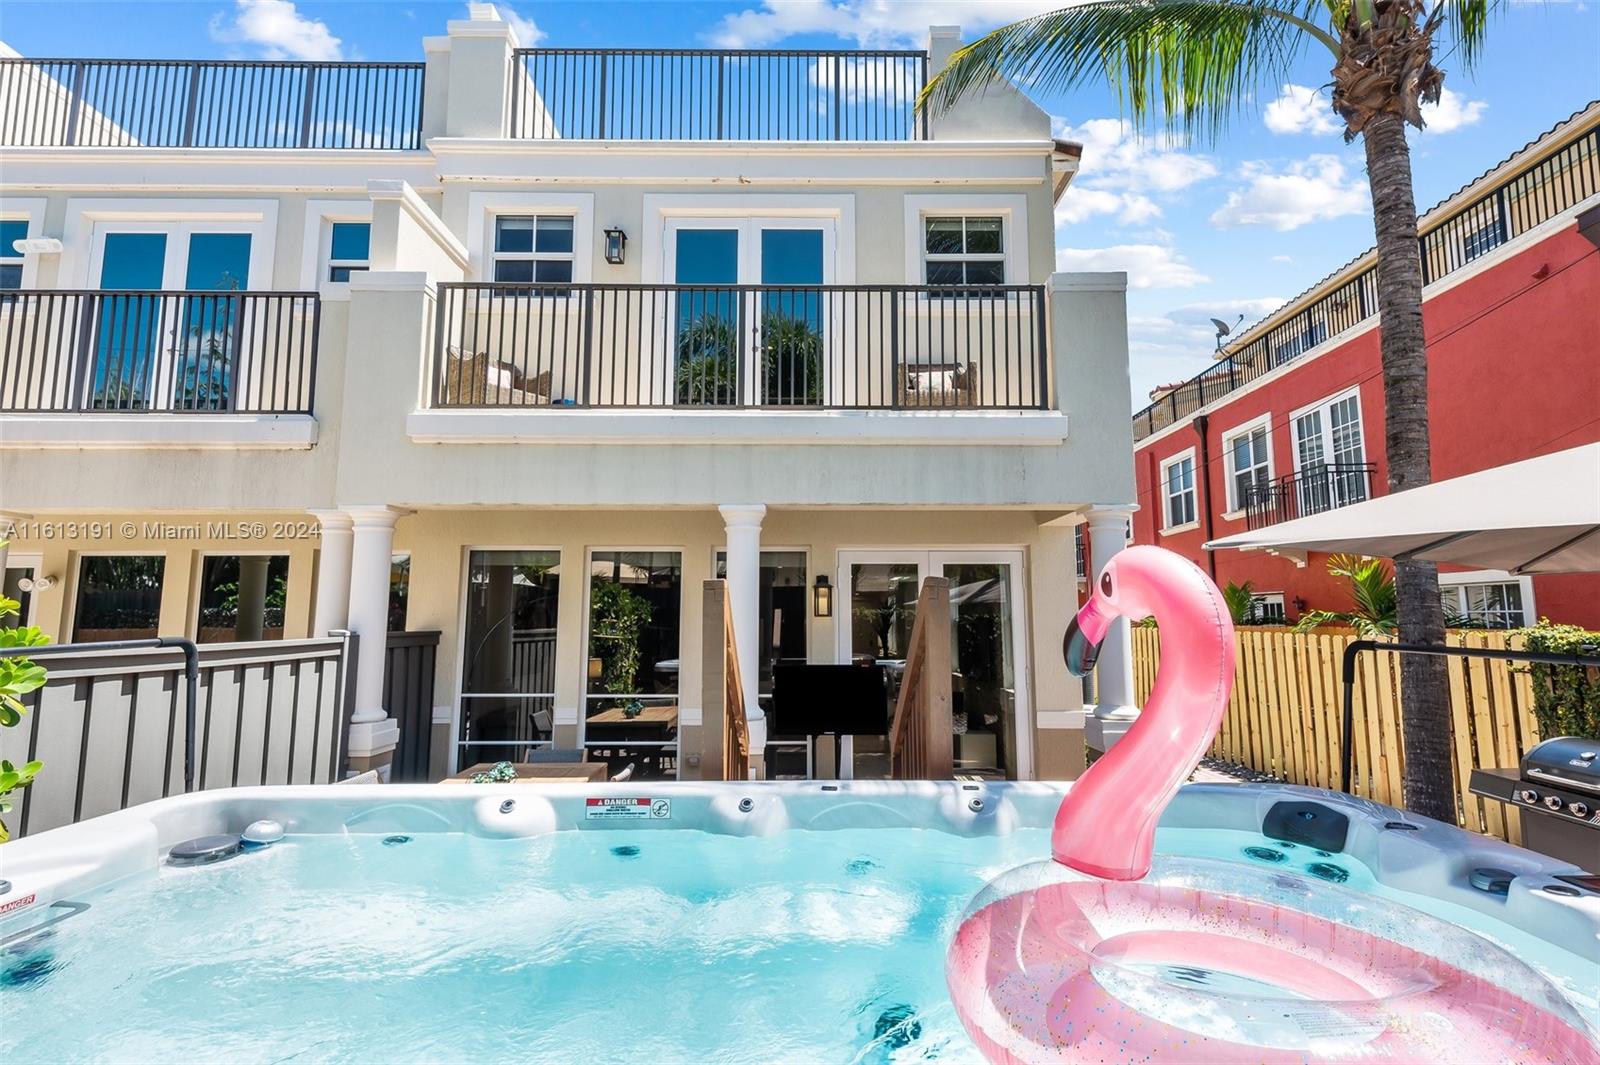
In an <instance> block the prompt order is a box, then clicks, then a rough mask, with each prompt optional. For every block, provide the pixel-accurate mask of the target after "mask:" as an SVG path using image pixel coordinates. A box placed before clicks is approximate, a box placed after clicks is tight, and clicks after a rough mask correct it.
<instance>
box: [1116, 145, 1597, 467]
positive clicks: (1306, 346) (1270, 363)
mask: <svg viewBox="0 0 1600 1065" xmlns="http://www.w3.org/2000/svg"><path fill="white" fill-rule="evenodd" d="M1596 192H1600V130H1590V131H1589V132H1588V133H1587V134H1585V135H1584V136H1582V137H1580V138H1579V139H1577V140H1575V141H1573V142H1572V143H1571V144H1568V145H1566V146H1565V147H1564V148H1562V149H1561V150H1560V151H1558V152H1556V153H1554V154H1553V155H1551V156H1550V157H1549V158H1547V159H1544V160H1543V161H1541V162H1539V163H1538V164H1537V165H1535V166H1532V167H1530V168H1528V169H1526V170H1523V171H1522V172H1520V173H1518V174H1516V175H1515V176H1512V177H1509V178H1507V179H1505V180H1504V181H1502V182H1501V183H1500V184H1498V185H1497V186H1495V187H1494V188H1492V189H1490V190H1488V191H1487V192H1485V193H1484V195H1482V196H1480V197H1479V198H1477V199H1476V200H1473V201H1472V202H1471V203H1469V204H1467V205H1466V206H1464V207H1462V208H1461V209H1460V210H1459V211H1456V212H1455V213H1453V214H1451V215H1450V216H1449V217H1447V218H1444V219H1442V220H1440V221H1439V222H1437V223H1434V224H1431V225H1429V226H1428V228H1427V230H1426V231H1425V232H1424V233H1423V234H1422V236H1421V237H1420V238H1419V240H1420V249H1421V254H1422V279H1423V282H1424V283H1425V284H1426V283H1431V282H1433V281H1437V280H1438V279H1439V278H1441V277H1444V276H1446V275H1447V274H1451V273H1454V272H1455V271H1456V270H1459V269H1461V268H1462V267H1463V266H1466V265H1467V264H1468V263H1470V262H1472V261H1473V260H1474V259H1476V258H1478V257H1479V256H1481V255H1484V254H1485V253H1487V252H1489V251H1492V250H1493V249H1495V248H1497V247H1499V246H1500V245H1502V244H1504V243H1506V242H1507V241H1509V240H1512V239H1514V238H1515V237H1518V236H1521V235H1522V234H1524V233H1526V232H1527V231H1528V230H1530V229H1533V228H1534V227H1535V226H1538V225H1539V224H1541V223H1543V222H1545V221H1548V220H1549V219H1551V218H1554V217H1555V216H1556V215H1558V214H1560V213H1561V212H1563V211H1566V210H1569V209H1570V208H1572V207H1574V206H1576V205H1577V204H1579V203H1582V202H1583V201H1584V200H1586V199H1588V198H1589V197H1590V196H1593V195H1594V194H1595V193H1596ZM1377 313H1378V275H1377V269H1376V268H1375V267H1371V268H1368V269H1366V270H1364V271H1362V272H1361V273H1359V274H1357V275H1356V276H1354V277H1352V278H1351V279H1350V280H1349V281H1347V282H1345V283H1344V284H1343V285H1341V286H1339V287H1338V288H1336V289H1334V290H1333V291H1332V292H1329V293H1328V294H1327V295H1324V296H1322V297H1320V298H1319V299H1316V300H1313V301H1311V302H1310V303H1307V304H1306V305H1305V306H1304V307H1303V308H1302V309H1301V310H1300V311H1298V312H1297V313H1295V314H1294V315H1292V316H1290V317H1289V318H1286V319H1285V320H1284V321H1282V322H1280V323H1279V324H1278V325H1276V326H1274V327H1273V328H1272V329H1271V330H1269V331H1268V332H1266V333H1264V334H1262V335H1260V336H1257V337H1256V338H1255V339H1254V340H1252V341H1250V343H1248V344H1246V345H1244V346H1243V347H1241V348H1239V349H1237V350H1235V351H1234V352H1233V353H1232V354H1230V355H1229V356H1228V357H1227V358H1225V359H1222V360H1220V361H1218V362H1216V363H1213V364H1212V365H1210V366H1208V367H1206V368H1205V369H1204V370H1202V371H1200V373H1198V374H1196V375H1195V376H1193V377H1191V378H1190V379H1189V380H1187V381H1185V382H1183V383H1182V384H1181V385H1178V386H1177V387H1176V388H1174V389H1172V390H1171V391H1170V392H1168V393H1167V394H1165V395H1163V396H1162V397H1161V398H1160V399H1158V400H1156V401H1155V402H1154V403H1151V404H1150V405H1149V406H1148V407H1145V408H1144V409H1143V410H1141V411H1139V412H1138V413H1137V414H1135V415H1134V416H1133V438H1134V440H1136V441H1138V440H1143V439H1144V438H1145V437H1147V436H1149V435H1151V434H1152V433H1155V432H1157V431H1159V430H1161V429H1164V428H1166V427H1167V426H1169V425H1173V424H1176V423H1177V422H1179V421H1181V420H1182V419H1184V418H1187V417H1188V416H1189V415H1191V414H1193V413H1194V412H1195V411H1197V410H1199V409H1201V408H1202V407H1204V406H1206V405H1207V404H1209V403H1214V402H1216V401H1217V400H1219V399H1221V398H1222V397H1223V396H1226V395H1228V394H1229V393H1231V392H1232V391H1234V390H1235V389H1237V388H1239V387H1241V386H1243V385H1246V384H1248V383H1250V382H1251V381H1253V380H1255V379H1256V378H1257V377H1260V376H1261V375H1262V374H1264V373H1267V372H1268V371H1270V370H1274V369H1276V368H1277V367H1279V366H1282V365H1284V364H1285V363H1287V362H1289V361H1291V360H1293V359H1296V358H1298V357H1299V356H1301V355H1303V354H1305V352H1307V351H1309V350H1310V349H1311V348H1313V347H1315V346H1316V345H1318V344H1320V343H1322V342H1323V341H1324V340H1327V339H1329V338H1330V337H1334V336H1337V335H1338V334H1339V333H1342V332H1343V331H1345V330H1346V329H1349V328H1351V327H1352V326H1355V325H1358V324H1359V323H1361V322H1363V321H1366V320H1367V319H1368V318H1371V317H1372V316H1374V315H1376V314H1377Z"/></svg>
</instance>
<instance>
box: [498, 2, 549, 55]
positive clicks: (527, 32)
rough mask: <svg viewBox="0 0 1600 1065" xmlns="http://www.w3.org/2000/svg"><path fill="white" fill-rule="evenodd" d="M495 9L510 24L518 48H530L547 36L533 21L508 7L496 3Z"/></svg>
mask: <svg viewBox="0 0 1600 1065" xmlns="http://www.w3.org/2000/svg"><path fill="white" fill-rule="evenodd" d="M495 9H496V10H498V11H499V12H500V17H501V18H502V19H504V20H505V21H506V22H508V23H510V25H511V29H512V30H513V31H514V32H515V33H516V35H517V44H518V46H519V47H522V48H532V47H533V46H534V45H536V44H538V43H539V42H540V41H542V40H544V39H545V37H547V36H549V35H548V34H547V33H545V32H544V30H541V29H540V28H539V27H538V25H537V24H535V23H534V21H533V19H531V18H527V17H525V16H523V15H519V14H517V13H516V12H515V11H513V10H512V9H511V8H510V7H509V6H508V5H506V4H498V3H497V4H496V5H495Z"/></svg>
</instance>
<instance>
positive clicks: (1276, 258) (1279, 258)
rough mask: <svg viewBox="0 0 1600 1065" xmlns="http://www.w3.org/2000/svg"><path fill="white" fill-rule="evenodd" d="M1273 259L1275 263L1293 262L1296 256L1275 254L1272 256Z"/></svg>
mask: <svg viewBox="0 0 1600 1065" xmlns="http://www.w3.org/2000/svg"><path fill="white" fill-rule="evenodd" d="M1272 261H1273V262H1275V263H1292V262H1294V257H1293V256H1289V255H1274V256H1273V257H1272Z"/></svg>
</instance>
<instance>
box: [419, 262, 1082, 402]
mask: <svg viewBox="0 0 1600 1065" xmlns="http://www.w3.org/2000/svg"><path fill="white" fill-rule="evenodd" d="M438 301H439V302H438V310H437V314H436V316H435V328H436V336H435V342H434V365H433V380H432V382H431V385H430V389H429V394H430V395H431V397H432V403H433V405H434V406H436V407H489V408H513V409H515V408H521V409H528V410H536V409H541V408H546V409H548V408H561V407H610V408H641V407H643V408H650V407H659V408H690V409H694V408H698V409H727V408H752V407H754V408H771V409H777V410H787V409H807V408H810V409H818V408H822V409H863V410H872V409H883V410H899V409H913V408H925V407H932V408H943V409H950V410H961V409H969V410H1038V409H1046V408H1048V407H1049V406H1050V402H1051V399H1050V396H1051V393H1050V388H1049V379H1050V367H1049V348H1048V342H1047V334H1046V318H1045V294H1044V287H1043V286H1042V285H1004V286H999V285H997V286H988V285H985V286H971V287H966V286H963V287H944V288H930V287H927V286H918V285H812V286H805V285H599V284H586V285H578V284H548V285H532V286H530V285H529V284H527V283H522V284H505V283H500V284H481V283H460V284H441V285H440V286H439V287H438Z"/></svg>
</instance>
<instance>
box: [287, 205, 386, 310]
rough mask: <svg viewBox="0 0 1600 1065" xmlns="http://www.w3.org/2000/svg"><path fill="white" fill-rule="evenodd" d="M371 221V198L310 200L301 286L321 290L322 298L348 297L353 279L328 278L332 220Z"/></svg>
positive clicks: (301, 255)
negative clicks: (350, 280) (333, 279)
mask: <svg viewBox="0 0 1600 1065" xmlns="http://www.w3.org/2000/svg"><path fill="white" fill-rule="evenodd" d="M335 222H366V223H367V224H369V225H370V224H371V223H372V201H371V200H307V201H306V225H305V233H304V235H303V236H302V237H301V242H300V288H301V289H302V290H303V291H306V292H320V293H322V298H323V299H328V300H347V299H349V298H350V282H348V281H329V280H328V271H327V267H328V260H329V258H330V257H331V256H332V254H333V223H335Z"/></svg>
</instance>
